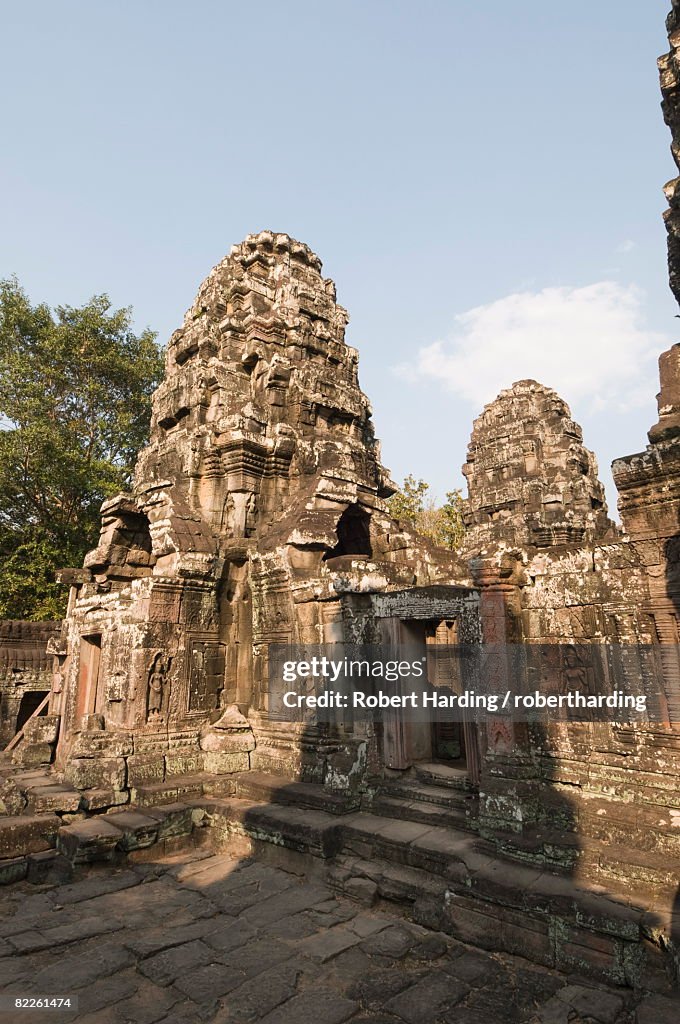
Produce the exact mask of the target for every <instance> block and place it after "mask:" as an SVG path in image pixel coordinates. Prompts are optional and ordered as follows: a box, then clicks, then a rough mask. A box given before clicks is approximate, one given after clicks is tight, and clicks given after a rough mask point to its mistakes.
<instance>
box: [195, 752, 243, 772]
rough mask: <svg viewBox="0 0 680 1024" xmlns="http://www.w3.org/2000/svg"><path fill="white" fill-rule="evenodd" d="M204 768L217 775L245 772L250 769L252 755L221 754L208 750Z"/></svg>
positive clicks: (204, 759) (204, 756)
mask: <svg viewBox="0 0 680 1024" xmlns="http://www.w3.org/2000/svg"><path fill="white" fill-rule="evenodd" d="M203 767H204V769H205V771H206V772H213V773H214V774H215V775H227V774H229V773H230V772H245V771H248V769H249V768H250V755H249V754H246V753H243V754H229V753H225V754H220V753H217V752H216V751H211V750H206V751H205V753H204V754H203Z"/></svg>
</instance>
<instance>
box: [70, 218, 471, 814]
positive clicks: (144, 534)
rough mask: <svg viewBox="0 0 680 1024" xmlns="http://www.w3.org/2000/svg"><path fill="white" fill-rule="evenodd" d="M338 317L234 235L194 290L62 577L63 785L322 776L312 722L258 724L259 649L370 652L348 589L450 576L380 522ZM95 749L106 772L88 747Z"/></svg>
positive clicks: (364, 405)
mask: <svg viewBox="0 0 680 1024" xmlns="http://www.w3.org/2000/svg"><path fill="white" fill-rule="evenodd" d="M347 321H348V316H347V313H346V311H345V310H344V309H343V307H342V306H340V305H338V304H337V302H336V299H335V286H334V284H333V282H332V281H331V280H329V279H328V278H324V277H322V275H321V261H320V260H319V258H318V257H317V256H316V255H315V254H314V253H313V252H312V251H311V250H310V249H309V248H308V247H307V246H306V245H303V244H302V243H300V242H296V241H295V240H294V239H292V238H290V237H289V236H288V235H285V234H275V233H273V232H270V231H262V232H260V233H259V234H257V235H250V236H248V238H246V239H245V241H244V242H242V243H241V244H239V245H236V246H234V247H233V248H232V249H231V252H230V253H229V255H228V256H227V257H226V258H225V259H224V260H222V262H221V263H219V264H218V265H217V266H216V267H215V268H214V269H213V270H212V272H211V273H210V274H209V275H208V277H207V278H206V280H205V281H204V282H203V284H202V285H201V287H200V289H199V291H198V295H197V297H196V301H195V302H194V304H193V306H192V307H191V309H190V310H189V311H188V312H187V314H186V316H185V319H184V323H183V325H182V327H181V328H180V329H179V330H178V331H176V332H175V333H174V334H173V336H172V337H171V339H170V343H169V346H168V350H167V364H166V377H165V380H164V382H163V383H162V384H161V386H160V387H159V388H158V390H157V392H156V394H155V396H154V400H153V418H152V424H151V437H150V443H149V445H148V447H147V448H146V449H145V450H144V451H143V452H142V453H141V454H140V456H139V459H138V462H137V466H136V471H135V477H134V487H133V490H132V493H130V494H124V495H119V496H118V497H117V498H114V499H112V500H111V501H109V502H107V503H106V504H105V505H104V507H103V509H102V515H103V521H102V532H101V537H100V540H99V544H98V546H97V548H96V549H95V550H94V551H92V552H90V553H89V554H88V555H87V557H86V560H85V566H84V569H83V570H78V571H75V572H72V573H71V578H72V582H73V584H74V588H75V589H74V591H73V593H72V598H71V606H70V611H69V614H68V616H67V619H66V623H65V626H64V631H63V636H62V641H61V646H60V647H59V654H58V659H59V662H60V664H59V670H58V673H57V683H56V691H57V696H56V697H55V699H54V701H53V705H52V707H51V711H52V713H53V714H57V713H58V714H60V715H61V719H62V725H61V733H60V741H59V748H58V760H59V763H61V764H66V765H67V767H66V771H67V772H68V773H69V774H70V777H71V779H72V781H73V782H74V783H76V784H77V785H81V786H86V787H89V788H95V789H96V788H99V789H104V790H106V792H107V794H108V796H107V799H109V800H110V799H111V792H112V791H118V789H119V788H120V787H121V786H122V785H123V782H122V778H123V775H124V774H125V772H127V775H126V779H127V787H128V788H129V789H130V791H131V792H133V794H134V793H136V792H137V789H138V788H139V786H140V785H141V786H143V785H149V784H153V783H154V780H156V779H158V778H159V775H160V776H162V775H163V773H165V774H168V773H180V774H181V773H184V774H186V773H187V772H191V771H194V772H195V771H200V770H202V769H205V770H206V771H209V772H222V771H224V772H226V771H234V770H241V769H245V768H248V767H249V766H251V767H252V766H253V765H257V766H258V767H259V768H260V769H263V770H273V771H277V772H281V773H283V774H288V775H294V774H300V773H301V774H302V775H304V776H305V777H310V778H317V779H320V778H322V777H323V776H324V772H325V771H326V765H327V758H328V756H330V755H328V754H327V752H328V750H329V749H331V747H332V746H333V744H332V743H331V741H330V740H329V739H328V737H327V735H325V732H327V730H326V731H325V732H324V729H323V728H321V727H318V728H316V731H315V729H314V728H311V729H307V730H306V731H305V732H304V737H303V736H302V735H301V734H300V735H298V733H296V730H295V727H294V726H292V725H291V724H290V723H283V724H282V723H280V722H276V721H272V720H271V719H270V716H269V713H268V705H269V693H268V651H269V645H270V644H273V643H282V644H291V643H300V644H319V643H328V642H337V641H342V640H343V639H345V638H347V637H348V636H349V635H350V634H351V636H352V638H353V639H367V640H371V639H373V637H374V634H372V633H371V629H372V628H373V627H372V626H371V625H370V615H369V616H368V618H366V616H364V618H363V619H361V621H359V618H357V615H356V614H354V612H352V611H351V609H349V606H348V600H349V598H348V595H351V594H353V593H355V594H356V595H357V601H359V603H361V601H364V602H366V601H367V600H369V595H370V594H376V593H381V592H385V591H389V590H404V589H408V588H414V587H421V588H422V587H427V586H428V585H431V584H439V583H442V582H446V583H449V584H450V583H451V582H453V581H454V580H455V581H456V582H464V580H465V578H466V572H465V570H464V568H463V567H462V566H461V563H460V562H459V561H458V560H457V559H456V558H455V556H453V555H452V554H451V553H447V552H444V551H441V550H437V549H435V548H434V547H433V546H432V545H431V544H429V542H428V541H426V540H424V539H423V538H420V537H417V536H415V535H414V534H413V533H410V532H409V531H408V529H406V528H405V527H404V526H403V524H400V523H398V522H396V521H395V520H394V519H393V518H392V517H391V515H390V514H389V511H388V507H387V505H386V503H385V499H386V498H388V497H389V496H390V494H392V493H393V491H394V486H393V485H392V484H391V482H390V479H389V476H388V474H387V472H386V471H385V469H384V468H383V466H382V464H381V461H380V449H379V445H378V443H377V441H376V439H375V434H374V430H373V423H372V419H371V407H370V404H369V402H368V400H367V398H366V397H365V395H364V394H363V393H362V391H361V390H360V388H359V384H358V378H357V363H358V357H357V352H356V350H355V349H354V348H351V347H350V346H349V345H347V344H346V342H345V339H344V332H345V326H346V324H347ZM58 691H61V692H60V693H59V692H58ZM213 726H215V728H213ZM336 745H337V744H336ZM107 750H108V751H109V752H110V754H111V758H112V759H113V762H112V765H111V766H110V770H108V769H107V770H104V769H103V768H102V767H101V766H102V764H105V760H106V759H104V761H102V759H101V758H100V759H99V760H97V758H94V756H93V755H94V754H98V753H102V752H103V753H105V752H106V751H107ZM121 757H122V758H123V759H124V760H125V761H126V765H125V771H124V769H123V767H122V766H121V765H120V764H119V763H118V760H117V759H120V758H121ZM305 759H306V760H305ZM94 762H96V763H94ZM302 762H304V764H303V763H302ZM121 773H122V774H121ZM102 799H103V798H102Z"/></svg>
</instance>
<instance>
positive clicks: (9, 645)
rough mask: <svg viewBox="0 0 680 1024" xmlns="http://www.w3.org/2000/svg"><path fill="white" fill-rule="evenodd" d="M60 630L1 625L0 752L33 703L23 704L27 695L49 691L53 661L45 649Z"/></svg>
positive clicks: (51, 626) (43, 624)
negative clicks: (21, 716) (22, 715)
mask: <svg viewBox="0 0 680 1024" xmlns="http://www.w3.org/2000/svg"><path fill="white" fill-rule="evenodd" d="M60 627H61V623H59V622H23V621H21V620H5V621H1V622H0V748H1V747H4V746H6V744H7V743H9V741H10V740H11V739H12V737H13V736H14V734H15V733H16V731H17V721H18V720H20V715H21V714H23V713H24V712H25V713H29V711H30V707H28V706H27V705H28V704H30V706H31V707H32V705H33V703H35V701H33V702H31V701H30V698H29V700H28V701H26V700H25V698H26V695H27V694H31V693H36V694H37V693H48V692H49V690H50V689H51V683H52V658H51V657H50V655H48V653H47V645H48V642H49V640H50V639H51V638H53V637H55V636H56V635H57V634H58V632H59V629H60ZM35 700H37V698H35ZM22 701H24V712H22V711H21V709H22Z"/></svg>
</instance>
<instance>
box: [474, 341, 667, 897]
mask: <svg viewBox="0 0 680 1024" xmlns="http://www.w3.org/2000/svg"><path fill="white" fill-rule="evenodd" d="M660 365H661V374H662V388H661V395H660V397H659V409H660V417H661V419H660V423H659V425H657V427H655V428H653V429H652V431H650V440H651V441H652V444H651V445H650V448H649V449H648V450H647V452H646V453H644V454H642V455H639V456H631V457H630V458H629V459H623V460H618V461H617V462H616V463H615V464H614V475H615V480H616V483H617V486H618V487H619V490H620V492H621V501H620V509H621V515H622V519H623V524H624V527H625V529H626V531H627V532H625V533H623V534H622V533H621V531H620V530H618V529H617V528H616V527H615V526H614V524H612V523H611V521H610V520H609V519H608V517H607V510H606V506H605V503H604V495H603V490H602V487H601V485H600V483H599V481H598V480H597V469H596V464H595V461H594V458H593V457H592V455H591V453H589V452H588V451H587V449H585V448H584V447H583V445H582V434H581V429H580V427H579V426H578V424H575V423H574V422H573V420H572V419H571V415H570V412H569V409H568V407H567V406H566V404H565V403H564V402H563V401H562V400H561V399H559V397H558V396H557V395H556V394H555V392H554V391H552V390H551V389H548V388H545V387H542V386H541V385H539V384H537V383H536V382H533V381H531V382H530V381H520V382H519V383H518V384H515V385H514V386H513V387H512V388H510V389H509V390H507V391H504V392H502V393H501V395H500V396H499V397H498V399H496V401H495V402H492V403H490V404H489V405H488V406H487V407H486V408H485V410H484V413H483V414H482V416H481V417H480V418H479V419H477V420H476V421H475V425H474V428H473V432H472V438H471V442H470V449H469V457H468V461H467V463H466V466H465V468H464V471H465V473H466V476H467V478H468V486H469V489H470V530H469V533H468V535H467V537H466V555H467V557H468V558H470V559H471V564H472V565H473V567H476V582H477V583H478V585H479V586H480V587H481V588H482V599H483V600H482V608H484V601H485V599H486V601H487V602H488V601H489V600H490V599H491V598H494V599H495V600H496V607H497V608H500V609H501V610H500V611H497V613H496V619H495V620H494V617H493V616H492V617H491V620H490V625H491V626H492V627H493V628H492V629H491V630H490V629H489V627H488V626H487V627H486V628H485V639H486V640H489V639H491V638H492V637H493V638H495V639H505V640H507V641H510V642H522V643H534V644H536V643H539V644H546V643H548V644H569V643H570V642H573V643H577V644H588V643H595V644H599V643H615V644H635V645H640V644H643V645H644V644H652V643H657V642H659V641H663V640H664V639H666V640H667V641H670V642H671V643H672V644H673V645H677V642H678V634H677V624H676V619H675V617H673V608H674V605H673V598H672V597H669V595H668V580H669V579H670V580H672V581H674V580H675V571H674V569H673V568H672V567H669V565H668V559H667V558H666V556H665V552H666V551H667V550H668V549H669V544H670V547H671V550H672V551H673V552H674V545H673V539H672V538H673V535H674V534H675V533H676V532H677V530H678V512H679V510H680V500H679V498H680V495H679V494H678V490H677V488H678V484H677V480H678V479H680V476H679V475H678V469H679V468H680V467H679V466H678V464H677V463H676V462H675V459H676V457H677V451H676V446H677V444H678V441H677V437H676V434H677V433H678V432H679V431H677V428H676V426H675V423H676V419H675V417H676V406H675V404H674V403H675V401H676V399H675V395H676V390H677V376H676V374H677V366H678V359H677V354H676V352H675V349H672V350H671V351H670V352H669V353H665V354H664V355H663V356H662V358H661V361H660ZM671 618H672V624H673V630H672V631H671V629H670V625H671V623H670V619H671ZM579 667H580V668H581V669H582V670H583V673H584V675H585V674H586V673H587V666H584V665H580V666H579ZM564 670H565V671H568V670H569V669H568V668H567V667H566V666H565V669H564ZM643 671H646V669H645V668H643V666H642V663H641V665H640V672H643ZM677 679H678V668H677V646H672V647H669V650H668V653H667V656H666V658H665V664H664V673H663V679H661V680H659V681H658V682H659V685H660V686H662V688H663V689H664V690H665V697H666V708H667V721H666V723H665V724H664V723H650V724H648V725H646V726H642V727H641V726H637V727H634V726H631V725H625V724H620V725H606V724H600V725H587V724H559V723H554V724H552V725H549V726H547V727H544V728H538V727H535V726H533V727H526V726H518V725H514V726H508V725H507V724H504V723H503V722H500V723H498V724H495V723H491V724H490V725H489V726H488V727H487V730H486V753H485V758H484V761H483V765H482V775H481V782H480V819H479V820H480V828H481V831H482V832H483V834H485V835H487V836H489V837H490V838H494V839H495V840H497V841H500V842H501V844H503V843H504V842H505V843H507V844H508V848H514V849H515V851H519V850H523V851H524V853H523V856H525V857H527V859H533V860H536V861H539V862H544V863H545V862H547V863H552V864H554V865H556V866H557V865H559V864H561V865H563V866H569V867H570V868H571V869H573V870H577V869H578V870H579V871H580V872H581V873H582V874H583V875H584V876H585V877H589V878H591V879H593V880H595V881H597V880H598V879H599V880H600V881H602V880H605V879H606V877H607V876H606V873H605V874H603V871H605V869H606V865H607V861H606V857H605V858H604V867H603V853H602V850H603V844H607V843H610V844H615V845H616V846H620V847H621V848H624V847H625V848H626V849H627V852H626V853H622V854H621V855H620V860H622V861H625V860H626V859H628V860H629V861H630V864H631V865H632V864H634V863H635V862H636V857H637V858H638V859H639V857H640V856H641V854H640V853H639V851H653V853H654V854H659V855H660V856H661V857H663V856H667V857H671V858H677V857H678V855H679V854H680V847H679V845H678V838H677V834H676V830H675V826H674V821H675V816H676V815H677V813H678V807H680V797H679V796H678V794H677V790H676V785H675V782H674V779H675V778H677V773H678V770H680V743H679V742H678V736H677V732H676V731H675V728H674V724H673V723H677V722H679V721H680V717H679V716H678V710H677V708H678V701H677ZM655 682H656V680H655ZM512 833H515V835H516V838H515V839H511V838H509V839H505V840H504V839H503V836H504V835H512ZM529 847H531V849H532V852H531V853H529ZM635 851H638V853H636V852H635ZM647 867H648V870H649V879H650V885H653V884H654V878H655V875H654V869H653V867H652V865H651V863H648V864H647ZM607 870H608V869H607ZM620 870H621V871H623V872H625V868H623V867H622V868H621V869H620ZM630 870H631V871H632V870H634V869H633V867H632V866H631V868H630ZM657 880H658V879H657Z"/></svg>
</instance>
